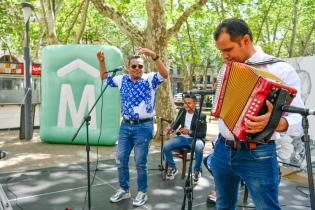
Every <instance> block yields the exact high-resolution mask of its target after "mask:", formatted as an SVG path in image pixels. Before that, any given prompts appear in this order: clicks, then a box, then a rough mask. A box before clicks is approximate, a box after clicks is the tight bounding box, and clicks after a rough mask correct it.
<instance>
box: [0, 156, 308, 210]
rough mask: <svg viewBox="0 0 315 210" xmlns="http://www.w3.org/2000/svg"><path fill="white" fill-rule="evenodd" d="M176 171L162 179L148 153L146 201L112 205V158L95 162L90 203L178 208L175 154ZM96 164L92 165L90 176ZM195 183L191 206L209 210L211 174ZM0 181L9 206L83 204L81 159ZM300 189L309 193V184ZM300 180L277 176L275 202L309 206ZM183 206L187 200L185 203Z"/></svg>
mask: <svg viewBox="0 0 315 210" xmlns="http://www.w3.org/2000/svg"><path fill="white" fill-rule="evenodd" d="M176 161H177V165H178V167H179V174H178V175H177V177H176V179H175V180H172V181H163V180H162V176H161V172H160V171H159V170H158V165H159V163H160V154H159V153H155V154H150V155H149V164H148V166H149V179H148V180H149V190H148V197H149V199H148V201H147V203H146V204H145V205H144V206H142V207H138V208H135V207H132V200H131V199H128V200H124V201H121V202H119V203H116V204H113V203H110V202H109V197H110V196H111V195H112V194H113V193H114V192H115V191H116V189H118V187H119V185H118V179H117V170H116V168H115V162H114V160H106V161H99V163H98V170H97V171H96V176H95V179H94V182H93V186H92V187H91V203H92V209H93V210H129V209H139V210H140V209H144V210H170V209H172V210H177V209H178V210H180V209H181V206H182V201H183V197H184V192H183V186H184V184H185V179H181V177H180V172H181V168H180V167H181V160H179V159H176ZM95 165H96V163H92V164H91V179H92V178H93V174H94V171H95ZM204 171H205V172H204V174H203V177H202V178H201V179H200V181H199V183H198V185H195V186H194V200H193V208H192V209H194V210H212V209H215V208H214V207H207V205H206V198H207V195H208V194H209V192H210V191H211V190H213V187H214V185H213V179H212V177H211V176H210V175H209V174H208V173H207V172H206V170H204ZM130 178H131V180H130V183H131V189H130V190H131V194H132V197H135V195H136V193H137V192H136V190H137V182H136V168H135V165H134V160H133V158H132V157H131V158H130ZM0 183H1V185H2V187H3V189H4V191H5V193H6V195H7V197H8V199H9V201H10V203H11V205H12V207H13V209H14V210H21V209H23V210H64V209H66V208H70V209H71V210H74V209H76V210H82V209H88V208H87V207H88V202H87V199H86V200H85V196H86V193H87V173H86V164H80V165H71V166H67V167H53V168H42V169H38V170H32V171H25V172H19V173H3V172H2V173H1V174H0ZM303 187H306V186H302V189H301V190H302V191H304V192H306V193H308V188H303ZM300 188H301V185H300V184H296V183H295V182H291V181H288V180H282V181H281V186H280V197H279V198H280V202H281V205H282V209H285V210H289V209H290V210H291V209H292V210H293V209H310V207H308V206H310V202H309V198H307V197H304V196H303V193H301V192H300V191H301V190H300ZM242 196H243V192H242V190H241V191H240V194H239V200H240V202H239V207H238V209H254V208H253V207H251V208H250V207H248V206H253V205H252V204H251V201H250V200H249V203H248V204H247V207H244V205H243V203H242ZM186 209H187V203H186Z"/></svg>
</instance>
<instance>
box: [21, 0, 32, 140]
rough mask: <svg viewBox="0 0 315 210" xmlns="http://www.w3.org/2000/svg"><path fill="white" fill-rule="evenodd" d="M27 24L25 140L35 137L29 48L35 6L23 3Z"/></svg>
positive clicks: (25, 50) (25, 48) (25, 51)
mask: <svg viewBox="0 0 315 210" xmlns="http://www.w3.org/2000/svg"><path fill="white" fill-rule="evenodd" d="M21 6H22V9H23V16H24V22H25V32H26V33H25V47H24V87H25V88H24V91H25V97H24V114H25V118H24V119H25V139H27V140H30V139H32V137H33V108H32V86H31V80H32V72H31V69H30V63H31V56H30V48H29V29H30V17H31V14H32V11H33V10H34V7H33V5H31V4H30V3H28V2H23V3H21Z"/></svg>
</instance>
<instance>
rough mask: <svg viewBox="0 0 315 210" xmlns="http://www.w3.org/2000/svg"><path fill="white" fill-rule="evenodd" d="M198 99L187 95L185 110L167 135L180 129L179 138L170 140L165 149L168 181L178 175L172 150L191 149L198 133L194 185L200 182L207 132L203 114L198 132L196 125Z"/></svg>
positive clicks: (180, 112)
mask: <svg viewBox="0 0 315 210" xmlns="http://www.w3.org/2000/svg"><path fill="white" fill-rule="evenodd" d="M196 103H197V99H196V96H194V95H185V97H184V109H182V110H180V111H179V113H178V115H177V118H176V120H175V122H174V123H173V125H172V126H171V127H170V128H168V129H167V133H170V132H171V131H175V130H177V129H178V128H179V127H180V129H179V130H178V132H177V136H176V137H174V138H171V139H170V140H168V141H167V142H166V143H165V144H164V147H163V152H164V155H165V159H166V162H167V164H168V171H167V174H166V180H173V179H174V178H175V175H176V174H177V172H178V171H177V168H176V165H175V162H174V160H173V155H172V150H174V149H181V148H189V149H191V147H192V143H193V138H194V135H195V133H196V138H197V140H196V147H195V160H196V162H195V167H194V173H193V181H194V183H197V182H198V179H199V177H200V175H201V162H202V155H203V148H204V144H205V142H204V140H205V137H206V132H207V122H206V115H205V114H203V113H201V115H200V120H199V123H198V127H197V130H195V129H196V123H197V118H198V115H197V114H198V112H197V110H196Z"/></svg>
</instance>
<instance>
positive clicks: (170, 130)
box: [163, 127, 173, 135]
mask: <svg viewBox="0 0 315 210" xmlns="http://www.w3.org/2000/svg"><path fill="white" fill-rule="evenodd" d="M172 132H173V130H172V128H171V127H168V128H166V129H165V130H164V132H163V135H169V134H170V133H172Z"/></svg>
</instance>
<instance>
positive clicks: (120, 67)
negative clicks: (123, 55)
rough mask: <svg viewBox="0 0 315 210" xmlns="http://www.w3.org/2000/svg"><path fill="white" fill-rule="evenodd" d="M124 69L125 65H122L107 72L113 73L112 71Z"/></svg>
mask: <svg viewBox="0 0 315 210" xmlns="http://www.w3.org/2000/svg"><path fill="white" fill-rule="evenodd" d="M123 69H124V67H122V66H118V67H117V68H115V69H112V70H109V71H106V73H111V72H117V71H122V70H123Z"/></svg>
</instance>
